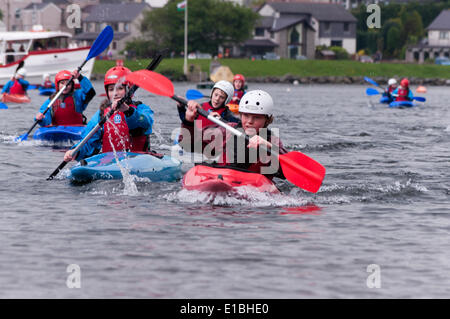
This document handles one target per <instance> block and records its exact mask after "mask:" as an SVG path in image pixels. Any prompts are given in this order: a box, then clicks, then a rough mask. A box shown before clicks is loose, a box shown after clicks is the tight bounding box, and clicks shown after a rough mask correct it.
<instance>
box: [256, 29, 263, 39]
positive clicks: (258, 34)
mask: <svg viewBox="0 0 450 319" xmlns="http://www.w3.org/2000/svg"><path fill="white" fill-rule="evenodd" d="M255 36H256V37H263V36H264V28H255Z"/></svg>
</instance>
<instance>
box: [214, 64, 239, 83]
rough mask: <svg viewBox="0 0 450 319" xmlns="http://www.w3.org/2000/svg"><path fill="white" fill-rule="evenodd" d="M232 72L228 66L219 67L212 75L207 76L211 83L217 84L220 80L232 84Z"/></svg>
mask: <svg viewBox="0 0 450 319" xmlns="http://www.w3.org/2000/svg"><path fill="white" fill-rule="evenodd" d="M233 76H234V75H233V72H231V69H230V68H229V67H228V66H223V65H222V66H220V67H218V68H217V69H216V70H215V71H214V73H211V74H210V75H209V78H210V79H211V81H213V82H219V81H221V80H225V81H228V82H233Z"/></svg>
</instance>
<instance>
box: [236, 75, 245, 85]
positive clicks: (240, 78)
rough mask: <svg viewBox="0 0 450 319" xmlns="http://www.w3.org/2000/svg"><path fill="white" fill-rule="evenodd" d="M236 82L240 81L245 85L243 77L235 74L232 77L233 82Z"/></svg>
mask: <svg viewBox="0 0 450 319" xmlns="http://www.w3.org/2000/svg"><path fill="white" fill-rule="evenodd" d="M236 80H241V81H242V84H245V78H244V76H243V75H242V74H236V75H235V76H234V78H233V82H234V81H236Z"/></svg>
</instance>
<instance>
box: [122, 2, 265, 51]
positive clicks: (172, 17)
mask: <svg viewBox="0 0 450 319" xmlns="http://www.w3.org/2000/svg"><path fill="white" fill-rule="evenodd" d="M178 2H180V0H171V1H169V2H168V3H167V4H166V5H165V6H164V7H162V8H158V9H154V10H152V11H150V12H148V13H147V14H146V15H145V17H144V19H143V21H142V23H141V32H142V33H143V34H144V38H145V41H147V43H148V45H147V48H152V49H153V50H159V49H162V48H169V50H171V51H175V52H181V51H183V50H184V12H180V11H178V10H177V3H178ZM188 6H189V7H188V15H189V16H188V49H189V52H192V51H200V52H205V53H211V54H216V53H217V50H218V47H219V45H226V44H235V43H240V42H243V41H245V40H246V39H248V38H249V37H250V36H251V34H252V30H253V28H254V25H255V22H256V20H257V18H258V15H257V14H256V13H254V12H253V11H252V10H251V9H249V8H245V7H241V6H238V5H234V4H233V3H231V2H228V1H220V0H195V1H190V2H189V4H188ZM131 45H132V44H130V46H131Z"/></svg>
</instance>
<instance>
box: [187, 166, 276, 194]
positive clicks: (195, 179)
mask: <svg viewBox="0 0 450 319" xmlns="http://www.w3.org/2000/svg"><path fill="white" fill-rule="evenodd" d="M243 186H248V187H254V188H256V189H257V190H258V191H260V192H268V193H279V192H280V191H279V190H278V188H276V186H275V185H274V183H272V181H271V180H270V179H268V178H267V177H265V176H264V175H261V174H257V173H247V172H242V171H238V170H234V169H229V168H217V167H210V166H203V165H197V166H194V167H193V168H191V169H190V170H189V171H188V172H187V173H186V174H185V175H184V177H183V187H184V188H186V189H188V190H198V191H204V192H214V193H219V192H230V191H236V190H237V189H238V188H239V187H243Z"/></svg>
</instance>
